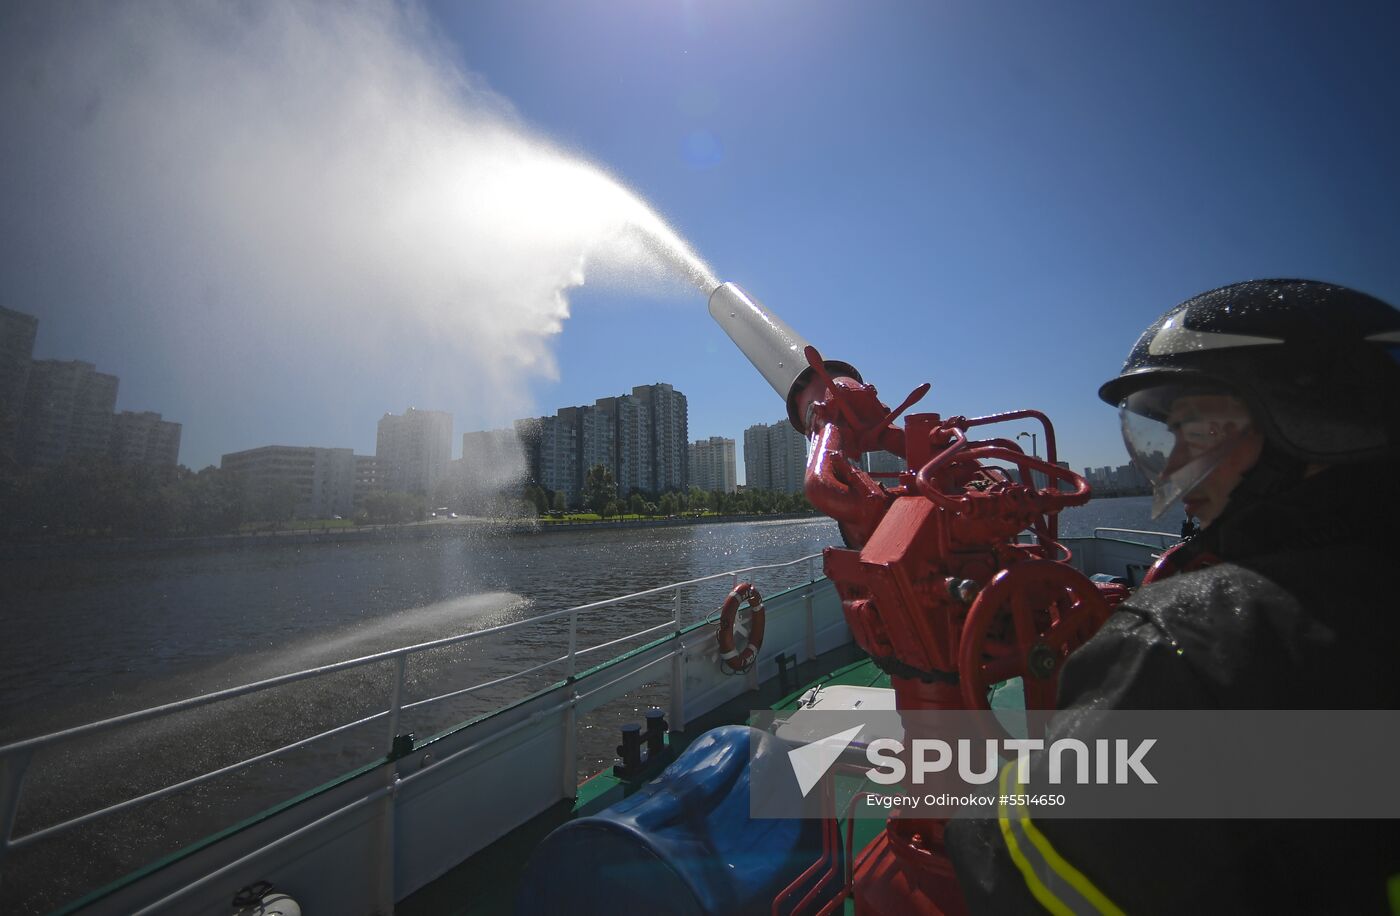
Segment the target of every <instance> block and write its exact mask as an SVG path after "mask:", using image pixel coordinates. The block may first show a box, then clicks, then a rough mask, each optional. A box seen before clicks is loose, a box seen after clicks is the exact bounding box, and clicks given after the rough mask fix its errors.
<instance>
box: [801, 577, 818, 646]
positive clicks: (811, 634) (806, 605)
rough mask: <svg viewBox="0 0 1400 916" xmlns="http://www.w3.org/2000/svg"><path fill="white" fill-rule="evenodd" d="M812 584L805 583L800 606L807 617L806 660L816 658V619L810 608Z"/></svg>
mask: <svg viewBox="0 0 1400 916" xmlns="http://www.w3.org/2000/svg"><path fill="white" fill-rule="evenodd" d="M812 591H813V588H812V583H810V582H809V583H807V591H806V592H805V593H804V594H803V596H802V606H803V609H804V610H805V611H806V615H807V642H806V648H807V659H808V660H809V661H810V660H811V659H814V658H816V657H817V619H816V613H815V611H814V609H813V607H812Z"/></svg>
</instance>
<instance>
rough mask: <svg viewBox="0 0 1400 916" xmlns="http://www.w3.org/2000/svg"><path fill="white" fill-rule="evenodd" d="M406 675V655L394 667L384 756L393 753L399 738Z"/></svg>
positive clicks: (401, 656)
mask: <svg viewBox="0 0 1400 916" xmlns="http://www.w3.org/2000/svg"><path fill="white" fill-rule="evenodd" d="M407 673H408V653H404V654H403V655H400V656H399V657H398V658H397V659H396V660H395V665H394V693H393V697H392V699H391V700H390V701H389V749H388V751H386V752H385V753H386V755H392V754H393V753H394V739H395V738H397V737H398V736H399V717H400V714H401V712H402V707H403V685H404V681H405V680H406V675H407Z"/></svg>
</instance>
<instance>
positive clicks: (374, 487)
mask: <svg viewBox="0 0 1400 916" xmlns="http://www.w3.org/2000/svg"><path fill="white" fill-rule="evenodd" d="M383 489H384V481H383V480H381V479H380V475H379V459H378V458H376V457H375V456H373V455H356V456H355V495H354V502H355V505H356V506H360V505H363V503H364V500H365V497H366V496H368V495H369V494H371V493H374V492H376V491H378V490H383ZM341 514H342V515H343V514H344V513H341Z"/></svg>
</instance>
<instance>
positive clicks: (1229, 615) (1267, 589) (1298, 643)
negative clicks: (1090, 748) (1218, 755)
mask: <svg viewBox="0 0 1400 916" xmlns="http://www.w3.org/2000/svg"><path fill="white" fill-rule="evenodd" d="M1396 471H1397V468H1395V467H1393V466H1390V465H1385V466H1380V465H1372V466H1369V467H1352V468H1344V467H1337V468H1333V469H1330V470H1328V471H1325V472H1323V473H1321V474H1317V475H1315V476H1313V477H1309V478H1306V479H1305V480H1303V481H1301V482H1300V483H1299V484H1297V485H1296V486H1294V487H1293V488H1291V489H1290V490H1288V491H1287V492H1286V493H1284V494H1282V495H1280V496H1277V497H1274V498H1270V499H1267V500H1259V501H1256V502H1255V503H1253V504H1251V505H1249V506H1246V507H1243V508H1239V509H1236V510H1234V511H1230V512H1227V513H1226V514H1225V515H1223V516H1222V517H1221V518H1220V519H1219V520H1217V522H1216V524H1214V525H1212V526H1211V527H1210V528H1208V529H1206V530H1205V531H1204V532H1202V533H1201V534H1200V535H1198V536H1197V537H1196V538H1195V539H1194V540H1193V541H1192V542H1190V543H1189V544H1188V545H1187V547H1186V548H1185V549H1184V551H1183V552H1184V553H1185V554H1187V557H1185V559H1187V560H1188V561H1189V560H1190V557H1191V556H1193V555H1201V554H1206V553H1209V554H1212V555H1214V556H1215V557H1217V558H1218V559H1219V560H1220V561H1221V562H1219V563H1217V564H1216V565H1213V566H1209V567H1206V568H1204V569H1198V570H1196V571H1193V572H1185V573H1181V574H1178V575H1176V576H1173V577H1171V578H1168V579H1165V580H1163V581H1160V582H1157V583H1155V584H1153V585H1149V586H1146V587H1144V588H1142V589H1140V590H1139V591H1138V592H1137V593H1136V594H1134V595H1133V596H1132V597H1131V598H1130V599H1129V600H1127V601H1126V602H1124V603H1123V604H1122V605H1121V606H1120V607H1119V610H1118V611H1117V612H1116V613H1115V614H1114V615H1113V616H1112V617H1111V618H1110V619H1109V621H1108V623H1106V624H1105V625H1104V627H1103V628H1102V629H1101V630H1100V631H1099V633H1098V634H1097V635H1095V636H1094V637H1093V638H1092V639H1091V640H1090V641H1089V642H1088V643H1086V644H1085V645H1084V646H1083V647H1081V648H1080V649H1079V650H1078V651H1077V652H1075V653H1074V655H1072V656H1071V657H1070V658H1069V659H1068V660H1067V661H1066V663H1065V666H1064V669H1063V673H1062V675H1061V680H1060V692H1059V706H1060V708H1061V709H1062V710H1063V712H1061V713H1059V714H1058V715H1057V716H1056V718H1055V720H1054V722H1053V723H1052V725H1051V728H1050V731H1051V733H1052V734H1051V735H1047V738H1050V737H1052V736H1053V737H1055V738H1059V737H1073V736H1074V735H1075V728H1076V718H1075V716H1076V712H1077V711H1081V710H1087V709H1103V708H1113V709H1395V708H1400V598H1397V592H1398V589H1397V583H1396V580H1395V573H1394V570H1395V566H1394V565H1392V564H1393V563H1394V562H1395V561H1394V559H1393V553H1394V550H1395V546H1394V537H1393V532H1394V531H1395V530H1396V526H1397V524H1400V514H1398V513H1397V510H1400V499H1397V496H1400V487H1397V481H1396ZM1373 765H1374V769H1373V771H1372V773H1371V776H1370V778H1373V779H1375V780H1376V782H1377V784H1378V785H1381V786H1386V787H1387V788H1386V791H1395V789H1394V788H1393V774H1394V772H1395V762H1394V761H1390V760H1377V761H1373ZM1232 776H1233V777H1235V778H1241V779H1243V778H1244V774H1231V772H1230V769H1229V761H1224V760H1222V761H1221V778H1222V779H1228V778H1232ZM1036 826H1037V827H1038V828H1039V829H1040V830H1041V831H1042V833H1043V834H1044V835H1045V837H1046V838H1047V839H1048V841H1049V842H1050V843H1051V844H1052V845H1053V847H1054V850H1055V851H1056V852H1057V853H1058V854H1060V855H1061V856H1063V858H1064V859H1065V860H1066V861H1068V862H1069V863H1071V864H1072V865H1073V866H1074V867H1075V868H1076V869H1078V870H1079V871H1080V872H1081V873H1082V874H1083V876H1084V877H1086V878H1087V879H1088V880H1089V881H1091V882H1092V883H1093V885H1094V886H1095V887H1096V888H1097V889H1099V890H1100V891H1102V892H1103V893H1104V894H1105V895H1106V896H1107V897H1108V899H1109V900H1111V901H1112V902H1113V903H1114V904H1116V905H1117V906H1119V907H1121V908H1122V909H1123V910H1125V911H1126V912H1128V913H1181V912H1186V913H1192V914H1200V913H1216V912H1222V913H1224V912H1229V913H1241V912H1246V913H1250V912H1298V913H1304V912H1306V913H1368V912H1382V913H1385V912H1390V908H1389V906H1388V904H1387V889H1386V888H1387V881H1388V880H1389V879H1390V877H1391V876H1392V875H1400V824H1397V822H1392V821H1364V822H1362V821H1357V822H1345V821H1316V820H1311V821H1277V820H1276V821H1217V822H1201V821H1184V820H1183V821H1164V820H1151V821H1146V820H1144V821H1127V820H1123V821H1073V820H1054V819H1043V820H1041V821H1038V822H1036ZM947 843H948V847H949V852H950V854H951V856H952V858H953V862H954V865H955V867H956V869H957V873H958V878H959V881H960V883H961V885H962V888H963V891H964V893H965V894H966V897H967V900H968V904H969V907H970V909H971V911H972V912H973V913H1033V912H1039V911H1041V907H1040V906H1039V905H1038V904H1037V903H1036V902H1035V900H1034V899H1033V897H1032V896H1031V893H1030V891H1029V889H1028V886H1027V883H1026V881H1025V879H1024V878H1023V877H1022V875H1021V873H1020V871H1019V870H1018V867H1017V865H1016V863H1015V862H1013V860H1012V857H1011V856H1010V855H1009V853H1008V850H1007V848H1006V845H1005V843H1004V841H1003V838H1002V834H1001V829H1000V826H999V824H998V822H997V821H995V820H975V819H967V820H962V819H959V820H955V821H954V822H953V823H952V824H950V825H949V828H948V832H947ZM1397 880H1400V878H1397Z"/></svg>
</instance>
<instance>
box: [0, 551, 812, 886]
mask: <svg viewBox="0 0 1400 916" xmlns="http://www.w3.org/2000/svg"><path fill="white" fill-rule="evenodd" d="M820 557H821V554H809V555H807V556H804V557H799V558H798V559H796V560H789V561H786V562H783V563H769V564H762V565H757V566H748V567H744V568H741V569H733V570H728V571H726V572H720V573H713V574H711V575H707V576H700V577H698V578H694V579H687V580H684V581H681V582H673V583H670V584H667V585H661V586H657V587H655V588H649V589H645V590H643V591H640V592H633V593H632V594H628V595H621V596H618V597H615V598H607V599H604V600H601V601H592V602H589V603H587V604H580V605H577V606H575V607H570V608H564V609H562V610H558V611H551V612H548V613H545V614H540V615H536V616H533V617H528V618H525V619H523V620H517V621H512V622H510V623H505V624H500V625H498V626H493V627H486V628H483V629H480V630H473V631H471V632H468V633H461V634H458V635H455V636H449V637H444V638H441V639H435V640H431V641H428V642H422V643H417V644H415V645H411V646H404V647H400V648H397V649H390V650H386V651H383V652H377V653H374V654H372V655H365V656H361V657H359V658H353V659H347V660H345V661H340V662H335V663H332V664H327V665H321V666H318V667H314V668H307V669H304V670H301V671H296V672H292V673H289V674H282V675H277V676H275V677H270V678H266V679H263V680H259V681H255V682H253V683H250V684H244V685H242V686H239V687H231V688H227V689H224V690H217V691H213V692H210V693H205V694H201V695H199V696H195V697H190V698H188V699H184V700H179V701H176V702H172V703H166V704H163V705H160V706H154V707H151V708H148V709H143V710H139V711H135V712H130V713H125V714H122V715H117V716H112V717H110V718H107V719H102V720H99V721H96V722H90V723H87V724H85V725H79V726H75V727H73V728H68V729H64V730H61V731H57V732H52V733H49V734H45V735H40V736H36V737H32V738H26V739H24V740H20V741H15V742H13V743H11V744H8V745H5V746H3V747H0V862H3V861H4V860H5V859H6V858H7V856H8V853H10V852H11V851H14V850H18V849H22V848H24V847H27V846H30V845H32V844H34V843H37V842H39V841H40V840H44V839H49V838H52V837H55V836H58V835H60V834H63V833H66V832H68V831H70V830H73V829H75V828H78V827H81V826H83V825H84V824H88V823H91V822H93V821H96V820H98V819H100V818H104V817H107V816H109V815H112V814H116V813H118V812H120V811H124V810H128V809H130V808H133V807H135V806H137V805H141V804H145V803H148V802H153V801H157V800H159V799H162V798H166V797H169V796H171V795H174V794H176V793H179V792H182V791H184V790H186V789H190V788H193V787H195V786H198V785H200V784H201V783H205V782H208V781H210V780H212V779H216V778H220V777H224V776H229V775H231V774H234V773H237V772H239V771H241V770H245V769H248V768H249V767H252V766H254V765H256V764H260V763H265V762H268V761H271V760H274V759H276V758H279V757H282V756H285V755H287V754H289V753H291V752H293V751H296V750H298V749H301V748H304V747H306V746H308V745H311V744H313V743H315V742H317V741H322V740H324V739H326V738H330V737H333V736H335V735H338V734H341V733H343V732H347V731H349V730H351V729H355V728H360V727H363V726H366V725H369V724H371V723H374V722H385V721H387V723H388V728H387V729H386V732H387V735H386V737H387V742H386V744H385V759H386V760H387V759H393V757H394V755H395V751H396V747H395V742H396V739H397V738H398V737H399V735H398V732H399V724H400V718H401V716H402V714H403V713H404V712H406V711H409V710H416V709H421V708H422V707H425V706H429V705H431V704H434V703H440V702H442V701H444V700H449V699H452V698H455V697H460V696H464V695H467V694H471V693H475V692H478V691H481V690H486V689H488V688H491V687H498V686H501V685H503V684H507V683H510V682H512V681H515V680H518V679H520V678H522V677H527V676H529V675H530V674H534V673H538V672H540V671H543V670H545V669H548V668H550V667H553V666H557V665H560V664H562V665H564V668H565V671H566V672H567V677H568V678H570V679H572V678H573V677H574V676H575V675H576V674H577V673H578V660H579V659H580V658H581V657H583V656H585V655H590V654H592V653H596V652H600V651H602V650H604V649H607V648H610V647H613V646H616V645H619V644H621V643H624V642H628V641H634V640H638V639H642V638H645V637H647V636H655V635H657V634H661V633H663V632H665V631H670V632H671V633H672V634H674V635H675V636H677V637H678V636H679V635H680V634H681V632H682V631H683V630H684V629H685V627H686V626H687V623H686V621H684V620H683V619H682V602H681V595H682V593H683V591H684V590H686V589H690V588H695V587H697V586H703V585H705V584H707V583H713V582H717V581H721V580H725V579H728V580H729V581H730V583H731V587H732V584H735V583H737V582H738V581H739V577H740V576H746V575H748V574H751V573H756V572H768V571H774V570H780V569H787V568H790V567H794V566H798V565H800V564H806V566H807V583H808V584H809V585H810V583H812V582H815V581H816V579H817V565H816V561H817V560H818V559H819V558H820ZM667 593H670V595H671V601H672V613H671V618H670V619H669V620H666V621H665V622H663V623H660V624H657V625H654V626H650V627H646V628H644V629H641V630H638V631H636V632H634V633H629V634H627V635H625V636H621V637H618V638H615V639H610V640H608V641H606V642H603V643H599V644H597V645H592V646H587V647H584V648H580V647H579V646H578V637H579V632H578V623H579V618H580V616H581V615H586V614H589V613H591V612H596V611H601V610H603V609H605V608H609V607H613V606H615V605H618V604H622V603H625V602H629V601H636V600H638V599H642V598H648V597H653V596H657V595H663V594H667ZM710 616H713V615H710ZM563 619H567V620H568V650H567V652H565V653H564V654H562V655H560V656H558V657H556V658H553V659H550V660H549V661H546V662H543V663H540V664H537V665H532V666H531V667H529V668H527V669H525V670H523V671H517V672H513V673H511V674H509V675H506V676H503V677H498V678H494V679H492V680H488V681H483V682H482V683H479V684H474V685H472V686H470V687H465V688H461V689H458V690H452V691H449V692H446V693H441V694H437V695H435V696H431V697H428V698H425V699H420V700H414V701H412V702H404V691H405V684H406V680H407V670H408V660H409V658H410V657H412V656H414V655H417V654H419V653H423V652H426V651H429V650H434V649H441V648H444V647H447V646H456V645H461V644H464V643H470V642H473V641H477V640H482V639H487V638H489V637H493V636H499V635H500V634H503V633H509V632H512V631H515V630H520V629H524V628H527V627H535V626H539V625H541V624H544V623H548V622H550V621H556V620H563ZM706 619H707V620H708V619H709V617H707V618H706ZM388 662H392V663H393V664H394V677H393V687H392V692H391V697H390V700H389V702H388V704H387V705H386V707H385V708H383V709H381V710H380V711H378V712H374V713H372V714H370V715H367V716H364V717H361V718H359V719H356V720H355V721H353V722H347V723H343V724H340V725H337V726H335V727H333V728H330V729H327V730H325V731H321V732H319V733H317V734H315V735H312V736H310V737H307V738H301V739H299V740H297V741H294V742H292V743H290V744H286V745H283V746H281V747H278V748H275V749H273V750H270V751H267V752H265V753H261V754H257V755H255V756H252V757H248V758H246V759H243V760H241V761H239V762H237V763H232V764H229V765H227V766H224V767H221V768H219V769H217V770H213V771H211V772H207V773H202V774H200V775H197V776H194V777H192V778H189V779H185V780H182V781H180V782H176V783H172V784H170V785H167V786H164V787H163V788H159V789H156V790H153V791H150V792H147V793H144V794H141V795H138V796H135V797H132V798H128V799H125V800H123V801H119V802H116V803H114V804H111V805H107V806H105V807H102V808H99V809H97V810H93V811H89V812H87V813H84V814H81V815H78V816H76V817H72V818H69V819H67V820H64V821H61V822H59V823H56V824H51V825H48V826H44V827H40V828H38V829H35V830H33V831H30V832H29V833H26V834H24V835H23V836H19V837H15V836H13V831H14V826H15V823H16V820H17V817H18V813H19V808H20V797H21V793H22V792H23V785H24V779H25V775H26V772H27V770H28V768H29V765H30V763H31V761H32V759H33V757H34V755H35V753H36V752H38V751H41V750H45V749H50V748H53V747H55V746H57V745H61V744H65V743H68V742H71V741H75V740H77V739H79V738H85V737H90V736H93V735H96V734H98V733H101V732H107V731H110V730H112V729H117V728H122V727H126V726H132V725H136V724H139V723H143V722H148V721H151V720H155V719H160V718H163V717H167V716H171V715H174V714H176V713H181V712H185V711H188V710H193V709H197V708H200V707H205V706H209V705H211V704H215V703H221V702H225V701H229V700H233V699H236V698H239V697H244V696H248V695H250V694H255V693H260V692H263V691H267V690H271V689H274V688H278V687H283V686H286V685H288V684H294V683H297V682H301V681H308V680H312V679H316V678H322V677H326V676H327V675H331V674H334V673H337V672H343V671H348V670H351V669H356V668H363V667H365V666H368V665H375V664H382V663H388ZM678 689H679V688H678V686H677V685H674V684H673V687H672V690H673V693H674V692H675V691H677V690H678ZM673 699H674V698H673ZM507 705H508V704H507Z"/></svg>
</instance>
